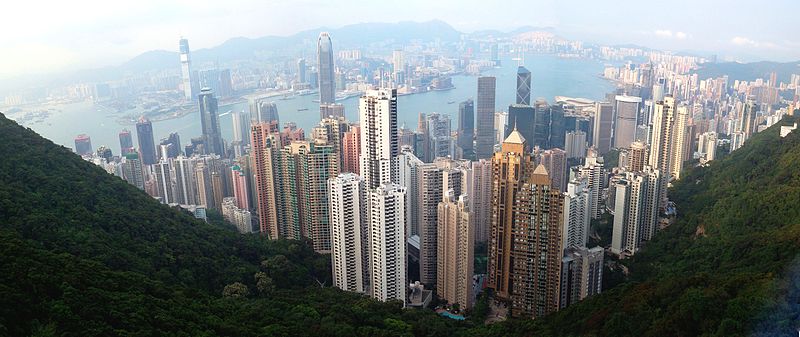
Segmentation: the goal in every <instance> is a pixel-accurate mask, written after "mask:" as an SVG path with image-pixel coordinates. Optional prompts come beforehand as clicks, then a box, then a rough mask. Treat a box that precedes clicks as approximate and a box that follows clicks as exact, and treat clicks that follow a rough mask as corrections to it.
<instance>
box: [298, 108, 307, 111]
mask: <svg viewBox="0 0 800 337" xmlns="http://www.w3.org/2000/svg"><path fill="white" fill-rule="evenodd" d="M297 111H308V108H300V109H297Z"/></svg>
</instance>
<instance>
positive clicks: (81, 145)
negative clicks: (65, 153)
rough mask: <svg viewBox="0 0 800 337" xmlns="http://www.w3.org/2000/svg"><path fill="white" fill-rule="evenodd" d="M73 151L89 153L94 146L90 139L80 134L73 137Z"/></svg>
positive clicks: (80, 153)
mask: <svg viewBox="0 0 800 337" xmlns="http://www.w3.org/2000/svg"><path fill="white" fill-rule="evenodd" d="M75 153H77V154H79V155H81V156H83V155H91V154H92V153H94V148H93V147H92V139H91V138H90V137H89V136H87V135H85V134H80V135H78V136H77V137H75Z"/></svg>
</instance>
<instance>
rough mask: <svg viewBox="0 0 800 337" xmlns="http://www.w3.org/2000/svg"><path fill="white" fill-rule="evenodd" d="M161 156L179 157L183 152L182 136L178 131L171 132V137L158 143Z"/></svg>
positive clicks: (162, 157)
mask: <svg viewBox="0 0 800 337" xmlns="http://www.w3.org/2000/svg"><path fill="white" fill-rule="evenodd" d="M158 150H159V151H158V152H159V158H161V159H164V158H172V159H174V158H177V157H178V155H180V154H181V137H180V136H179V135H178V133H177V132H173V133H170V134H169V137H167V138H164V139H161V142H159V143H158Z"/></svg>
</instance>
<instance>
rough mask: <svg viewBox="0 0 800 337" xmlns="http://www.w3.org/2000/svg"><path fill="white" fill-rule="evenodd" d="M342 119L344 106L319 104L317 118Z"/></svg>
mask: <svg viewBox="0 0 800 337" xmlns="http://www.w3.org/2000/svg"><path fill="white" fill-rule="evenodd" d="M329 117H333V118H344V105H342V104H339V103H320V104H319V118H320V119H325V118H329Z"/></svg>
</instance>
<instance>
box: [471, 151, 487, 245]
mask: <svg viewBox="0 0 800 337" xmlns="http://www.w3.org/2000/svg"><path fill="white" fill-rule="evenodd" d="M468 174H469V175H470V177H469V178H468V179H467V180H468V181H469V182H471V184H466V186H465V188H464V191H466V194H467V196H468V197H469V202H470V204H469V209H470V211H471V212H472V223H473V225H474V227H475V242H476V243H487V242H488V241H489V236H490V233H491V228H492V181H493V180H492V177H493V172H492V161H491V160H489V159H480V160H477V161H473V162H471V163H470V170H469V171H468Z"/></svg>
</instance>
